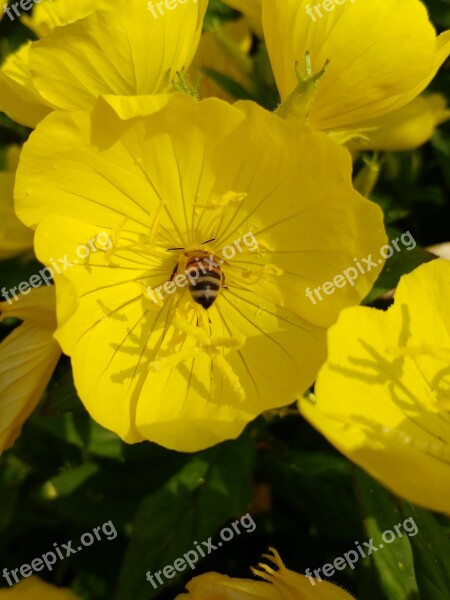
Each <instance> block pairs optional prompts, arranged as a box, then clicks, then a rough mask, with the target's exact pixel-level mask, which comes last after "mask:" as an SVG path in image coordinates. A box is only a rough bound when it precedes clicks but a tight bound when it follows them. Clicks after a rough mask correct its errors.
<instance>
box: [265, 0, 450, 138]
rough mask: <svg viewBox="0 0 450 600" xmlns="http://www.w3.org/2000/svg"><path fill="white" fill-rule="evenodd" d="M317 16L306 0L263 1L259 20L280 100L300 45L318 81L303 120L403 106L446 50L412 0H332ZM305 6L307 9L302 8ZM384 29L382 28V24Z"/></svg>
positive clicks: (326, 120) (360, 117)
mask: <svg viewBox="0 0 450 600" xmlns="http://www.w3.org/2000/svg"><path fill="white" fill-rule="evenodd" d="M316 6H318V7H319V12H320V14H321V16H319V14H318V13H317V12H316V10H315V8H314V10H313V7H312V6H311V3H308V1H307V0H300V1H299V0H264V2H263V25H264V33H265V37H266V41H267V47H268V51H269V56H270V59H271V62H272V67H273V70H274V73H275V77H276V80H277V83H278V88H279V90H280V94H281V96H282V98H285V97H286V96H287V95H288V94H290V93H291V92H292V91H293V90H294V89H295V86H296V83H297V80H296V76H295V71H294V64H295V62H296V61H297V62H298V63H299V66H300V68H301V69H303V65H304V57H305V53H306V51H307V50H309V51H310V52H311V57H312V67H313V72H315V73H317V72H319V71H320V69H321V68H322V67H323V65H324V63H325V61H326V60H327V59H329V61H330V63H329V66H328V70H327V72H326V73H325V75H324V76H323V77H322V78H321V80H320V81H319V84H318V87H317V94H316V98H315V101H314V104H313V106H312V109H311V112H310V115H309V123H310V124H311V125H312V126H313V127H314V128H317V129H331V128H345V127H349V126H352V125H354V124H355V123H358V122H360V121H364V120H367V119H372V118H375V117H378V116H381V115H383V114H385V113H387V112H391V111H392V110H395V109H397V108H400V107H401V106H403V105H405V104H407V103H408V102H409V101H410V100H412V99H413V98H414V97H415V96H417V95H418V94H419V93H420V92H421V91H422V90H423V89H424V87H426V85H427V82H428V81H430V80H431V78H432V77H433V76H434V74H435V72H436V69H437V68H438V66H439V65H440V64H442V62H443V60H444V59H445V57H446V56H448V52H449V51H450V48H449V47H448V45H447V44H444V43H443V42H442V40H441V41H439V40H437V39H436V34H435V31H434V29H433V27H432V25H431V24H430V22H429V21H428V16H427V12H426V9H425V7H424V5H423V4H422V3H421V2H420V1H419V0H384V1H383V2H379V0H365V1H364V2H362V1H360V0H341V2H339V4H338V3H337V2H336V3H334V2H333V0H331V2H329V3H327V6H328V12H327V11H326V10H325V9H324V8H323V5H316ZM307 11H309V14H308V13H307ZM387 23H388V24H389V26H386V24H387Z"/></svg>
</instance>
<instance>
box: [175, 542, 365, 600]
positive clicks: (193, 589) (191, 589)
mask: <svg viewBox="0 0 450 600" xmlns="http://www.w3.org/2000/svg"><path fill="white" fill-rule="evenodd" d="M263 558H265V559H266V560H264V561H263V562H260V563H259V565H258V567H259V568H258V569H252V571H253V573H254V574H255V575H258V576H259V577H262V578H263V579H265V580H266V581H264V582H261V581H252V580H251V579H237V578H233V577H227V576H226V575H219V573H205V574H204V575H200V576H198V577H194V578H193V579H192V580H191V581H190V582H189V583H188V584H187V586H186V588H187V590H188V593H187V594H180V595H178V596H177V597H176V599H175V600H257V599H258V600H260V599H261V600H354V598H353V596H351V595H350V594H348V593H347V592H345V591H344V590H343V589H341V588H340V587H338V586H337V585H333V584H332V583H328V582H326V581H320V582H319V581H318V580H317V579H314V578H313V577H305V576H304V575H300V574H299V573H295V571H291V570H290V569H286V567H285V566H284V564H283V562H282V560H281V558H280V555H279V554H278V552H277V551H276V550H274V549H273V548H270V554H264V555H263ZM267 563H269V564H267ZM270 563H273V564H274V566H275V567H276V568H277V570H275V569H274V568H272V566H270Z"/></svg>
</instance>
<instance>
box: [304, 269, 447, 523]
mask: <svg viewBox="0 0 450 600" xmlns="http://www.w3.org/2000/svg"><path fill="white" fill-rule="evenodd" d="M449 305H450V263H449V262H448V261H445V260H440V259H439V260H435V261H433V262H431V263H427V264H425V265H422V266H421V267H419V268H418V269H416V270H415V271H413V272H412V273H410V274H409V275H405V276H404V277H403V278H402V279H401V281H400V284H399V286H398V288H397V291H396V294H395V302H394V304H393V306H391V307H390V308H389V309H388V310H387V311H386V312H382V311H379V310H375V309H371V308H363V307H357V308H350V309H346V310H344V311H343V312H342V313H341V315H340V317H339V320H338V322H337V324H336V325H334V326H333V327H332V328H331V329H330V331H329V335H328V360H327V362H326V364H325V365H324V366H323V367H322V369H321V370H320V373H319V376H318V379H317V382H316V399H315V403H314V404H313V403H311V402H310V401H308V400H302V401H301V402H300V410H301V412H302V414H303V415H304V416H305V417H306V418H307V419H308V420H309V421H310V422H311V423H312V424H313V425H314V427H316V428H317V429H318V430H319V431H320V432H322V433H323V434H324V435H325V436H326V437H327V439H328V440H329V441H330V442H331V443H332V444H334V445H335V446H336V448H338V450H340V451H341V452H342V453H343V454H345V455H346V456H347V457H348V458H349V459H350V460H352V461H353V462H355V463H357V464H358V465H360V466H361V467H363V468H364V469H366V470H367V471H368V472H369V473H370V474H371V475H372V476H373V477H375V478H376V479H378V480H379V481H381V482H382V483H383V484H384V485H386V486H387V487H388V488H390V489H391V490H392V491H393V492H395V493H396V494H398V495H399V496H402V497H404V498H406V499H407V500H409V501H410V502H414V503H416V504H419V505H422V506H425V507H427V508H430V509H432V510H436V511H441V512H445V513H447V514H450V367H449V364H450V313H449V310H448V307H449Z"/></svg>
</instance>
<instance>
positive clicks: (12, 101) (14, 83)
mask: <svg viewBox="0 0 450 600" xmlns="http://www.w3.org/2000/svg"><path fill="white" fill-rule="evenodd" d="M30 46H31V42H29V43H27V44H25V45H23V46H21V47H20V48H19V50H17V51H16V52H15V53H14V54H10V55H9V56H8V58H7V59H6V61H5V62H4V63H3V65H2V67H1V69H0V110H1V111H2V112H4V113H6V114H7V115H8V117H10V118H11V119H12V120H13V121H17V122H18V123H21V124H22V125H26V126H27V127H35V126H36V125H37V123H39V121H40V120H42V119H43V118H44V117H45V116H46V115H47V114H48V113H49V112H51V110H52V107H51V106H50V105H49V103H47V102H46V101H45V100H44V99H43V98H41V96H40V95H39V93H38V92H37V90H36V88H35V86H34V84H33V81H32V77H31V73H30V67H29V51H30Z"/></svg>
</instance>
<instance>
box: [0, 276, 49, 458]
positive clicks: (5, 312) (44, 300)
mask: <svg viewBox="0 0 450 600" xmlns="http://www.w3.org/2000/svg"><path fill="white" fill-rule="evenodd" d="M15 291H16V294H15V295H16V296H17V300H15V299H14V296H13V295H12V294H9V293H8V295H7V301H5V302H0V318H2V319H4V318H7V317H16V318H18V319H22V320H23V323H22V324H21V325H19V326H18V327H16V329H14V330H13V331H12V333H10V334H9V335H8V336H7V337H6V338H5V339H4V340H3V341H2V342H1V343H0V453H1V452H2V451H3V450H5V449H6V448H10V447H11V446H12V445H13V443H14V441H15V440H16V438H17V437H18V435H19V434H20V430H21V429H22V425H23V423H24V422H25V421H26V419H27V418H28V417H29V416H30V415H31V413H32V412H33V410H34V409H35V408H36V406H37V404H38V402H39V400H40V399H41V397H42V394H43V392H44V390H45V388H46V387H47V384H48V382H49V380H50V377H51V376H52V374H53V371H54V370H55V367H56V363H57V362H58V359H59V357H60V355H61V349H60V347H59V345H58V343H57V342H56V341H55V340H54V339H53V332H54V330H55V328H56V313H55V290H54V288H53V287H39V288H35V289H33V288H30V286H28V289H27V291H25V289H24V294H20V295H18V294H17V289H16V290H15Z"/></svg>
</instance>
